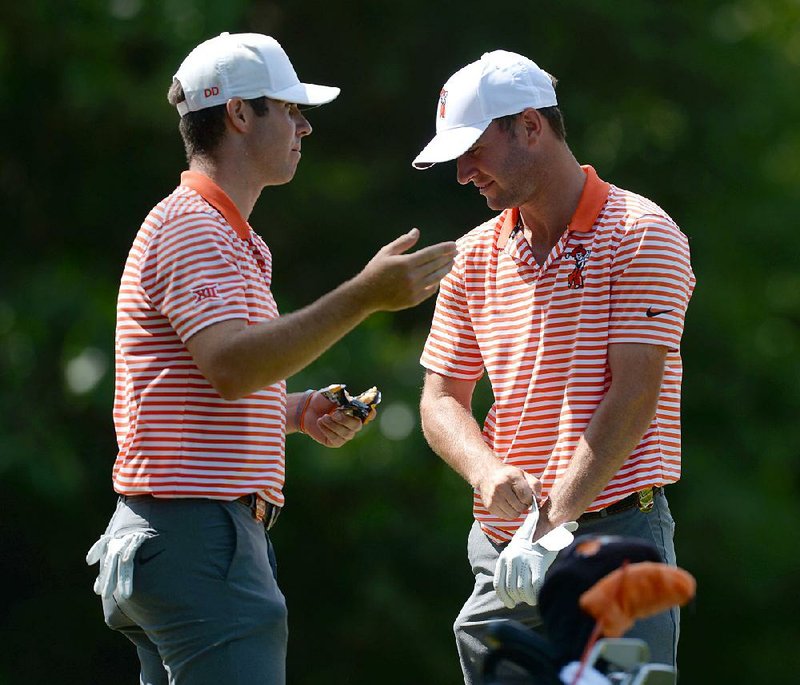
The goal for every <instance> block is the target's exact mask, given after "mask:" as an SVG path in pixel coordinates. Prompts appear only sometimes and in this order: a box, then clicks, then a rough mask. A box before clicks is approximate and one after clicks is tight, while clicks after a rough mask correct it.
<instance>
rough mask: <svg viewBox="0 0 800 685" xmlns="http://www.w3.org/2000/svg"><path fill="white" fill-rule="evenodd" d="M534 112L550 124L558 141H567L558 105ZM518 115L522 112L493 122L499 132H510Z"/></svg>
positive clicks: (562, 117) (562, 116)
mask: <svg viewBox="0 0 800 685" xmlns="http://www.w3.org/2000/svg"><path fill="white" fill-rule="evenodd" d="M536 111H537V112H539V114H541V115H542V116H543V117H544V118H545V119H546V120H547V123H548V124H550V128H551V129H552V130H553V133H555V134H556V137H557V138H558V139H559V140H566V139H567V129H566V127H565V126H564V115H563V114H562V113H561V110H560V109H559V108H558V105H554V106H553V107H542V108H541V109H537V110H536ZM520 114H522V112H518V113H517V114H508V115H506V116H504V117H498V118H497V119H495V121H496V122H497V124H498V125H499V126H500V130H501V131H510V130H511V127H512V126H513V125H514V120H515V119H516V118H517V117H518V116H519V115H520Z"/></svg>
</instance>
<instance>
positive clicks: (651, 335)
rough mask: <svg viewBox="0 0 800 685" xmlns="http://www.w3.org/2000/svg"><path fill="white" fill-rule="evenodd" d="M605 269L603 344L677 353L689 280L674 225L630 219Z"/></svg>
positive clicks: (685, 248)
mask: <svg viewBox="0 0 800 685" xmlns="http://www.w3.org/2000/svg"><path fill="white" fill-rule="evenodd" d="M611 271H612V273H611V314H610V322H609V342H610V343H645V344H649V345H665V346H667V347H668V348H669V349H670V350H677V349H679V346H680V340H681V336H682V334H683V321H684V316H685V314H686V307H687V306H688V304H689V298H690V297H691V294H692V290H693V289H694V284H695V278H694V274H693V273H692V268H691V264H690V261H689V244H688V241H687V239H686V236H685V235H683V233H681V231H680V230H679V229H678V227H677V226H676V225H675V224H674V222H672V220H671V219H669V218H668V217H666V216H658V215H656V214H653V215H646V216H642V217H639V218H638V219H637V220H635V221H634V222H633V223H632V224H630V225H629V226H628V227H626V229H625V230H624V233H623V235H622V236H621V239H620V241H619V244H618V247H617V250H616V254H615V257H614V261H613V265H612V270H611Z"/></svg>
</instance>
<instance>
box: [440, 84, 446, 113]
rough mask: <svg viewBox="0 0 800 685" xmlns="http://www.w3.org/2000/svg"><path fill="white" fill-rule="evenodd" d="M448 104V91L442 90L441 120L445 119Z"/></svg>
mask: <svg viewBox="0 0 800 685" xmlns="http://www.w3.org/2000/svg"><path fill="white" fill-rule="evenodd" d="M446 104H447V91H446V90H445V89H444V88H442V92H441V93H439V118H440V119H444V108H445V105H446Z"/></svg>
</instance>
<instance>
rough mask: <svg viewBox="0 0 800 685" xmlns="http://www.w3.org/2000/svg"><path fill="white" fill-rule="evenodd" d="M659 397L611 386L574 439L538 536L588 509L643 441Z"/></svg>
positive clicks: (537, 531)
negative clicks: (576, 442)
mask: <svg viewBox="0 0 800 685" xmlns="http://www.w3.org/2000/svg"><path fill="white" fill-rule="evenodd" d="M657 400H658V393H657V392H656V393H653V392H642V393H638V394H636V395H633V396H631V395H630V394H629V393H627V392H624V391H617V390H616V389H615V388H614V387H613V385H612V388H611V389H610V390H609V393H608V394H607V395H606V397H605V398H604V399H603V400H602V402H601V403H600V404H599V405H598V407H597V409H596V411H595V413H594V415H593V416H592V419H591V421H590V422H589V425H588V426H587V427H586V430H585V431H584V434H583V435H582V436H581V438H580V440H579V441H578V445H577V447H576V448H575V453H574V454H573V456H572V459H571V460H570V465H569V467H568V468H567V470H566V472H565V473H564V474H563V475H562V476H561V477H559V478H557V479H556V481H555V483H554V484H553V487H552V488H551V490H550V492H549V498H548V501H547V502H546V504H545V506H544V507H543V510H542V516H540V519H539V526H538V527H537V530H536V533H535V537H536V538H538V537H541V535H544V534H545V533H547V532H548V531H549V530H551V529H552V528H554V527H555V526H558V525H559V524H561V523H565V522H567V521H574V520H575V519H577V518H578V517H579V516H581V514H583V513H584V512H585V511H586V509H587V508H588V507H589V506H590V505H591V503H592V502H593V501H594V500H595V498H596V497H597V496H598V495H599V494H600V493H601V492H602V491H603V489H604V488H605V487H606V485H608V483H609V481H611V479H612V478H613V477H614V476H615V475H616V473H617V472H618V471H619V469H620V468H621V467H622V465H623V464H624V462H625V460H626V459H627V458H628V456H629V455H630V454H631V452H633V450H634V449H635V448H636V446H637V445H638V444H639V442H640V441H641V439H642V435H644V432H645V431H646V430H647V427H648V426H649V425H650V423H651V421H652V420H653V416H654V414H655V408H656V403H657Z"/></svg>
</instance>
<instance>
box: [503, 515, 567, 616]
mask: <svg viewBox="0 0 800 685" xmlns="http://www.w3.org/2000/svg"><path fill="white" fill-rule="evenodd" d="M538 522H539V509H538V507H537V505H536V502H535V501H534V503H533V504H532V505H531V510H530V513H529V514H528V516H527V517H526V518H525V521H523V523H522V525H521V526H520V527H519V529H518V530H517V532H516V533H514V537H512V538H511V542H509V543H508V545H506V548H505V549H504V550H503V551H502V553H501V554H500V558H499V559H498V560H497V565H496V566H495V570H494V589H495V592H497V596H498V597H499V598H500V601H501V602H503V604H504V605H505V606H506V607H508V608H509V609H512V608H514V607H515V606H516V605H517V604H519V603H520V602H525V603H526V604H530V605H531V606H536V604H537V603H538V599H537V598H538V595H539V590H541V589H542V584H543V583H544V576H545V573H547V569H549V568H550V565H551V564H552V563H553V561H554V560H555V558H556V556H557V555H558V553H559V552H560V551H561V550H562V549H564V548H565V547H567V546H569V544H570V543H571V542H572V541H573V539H574V537H573V535H572V533H573V532H574V531H575V530H577V528H578V524H577V522H575V521H570V522H568V523H563V524H562V525H560V526H558V527H557V528H553V530H551V531H550V532H549V533H547V534H546V535H543V536H542V537H541V538H539V539H538V540H537V541H536V542H531V538H532V537H533V533H534V531H535V530H536V524H537V523H538Z"/></svg>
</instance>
